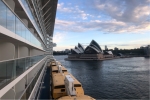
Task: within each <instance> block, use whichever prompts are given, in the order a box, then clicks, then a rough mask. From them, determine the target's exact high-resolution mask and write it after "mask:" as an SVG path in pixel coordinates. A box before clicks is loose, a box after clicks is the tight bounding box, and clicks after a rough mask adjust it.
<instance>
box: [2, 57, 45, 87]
mask: <svg viewBox="0 0 150 100" xmlns="http://www.w3.org/2000/svg"><path fill="white" fill-rule="evenodd" d="M45 56H46V55H38V56H33V57H26V58H21V59H14V60H10V61H5V62H0V89H2V88H3V87H4V86H6V85H7V84H9V83H10V82H11V81H12V80H14V79H15V78H17V77H18V76H19V75H21V74H22V73H23V72H25V71H26V70H27V69H29V68H30V67H32V66H33V65H34V64H36V63H37V62H39V61H40V60H41V59H43V58H44V57H45Z"/></svg>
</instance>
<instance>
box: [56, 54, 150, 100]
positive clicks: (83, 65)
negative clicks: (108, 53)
mask: <svg viewBox="0 0 150 100" xmlns="http://www.w3.org/2000/svg"><path fill="white" fill-rule="evenodd" d="M66 57H67V56H55V58H56V59H57V60H58V61H60V62H61V63H62V64H63V65H64V66H65V67H66V68H67V69H68V71H69V72H70V73H71V74H73V75H74V76H75V77H76V78H77V79H78V80H79V81H80V82H81V83H82V85H83V88H84V91H85V94H86V95H90V96H92V97H94V98H96V99H149V98H150V96H149V95H150V91H149V90H150V87H149V86H150V84H149V82H150V81H149V80H150V73H149V72H150V68H149V67H150V59H149V58H144V57H136V58H123V59H113V60H105V61H65V60H64V58H66Z"/></svg>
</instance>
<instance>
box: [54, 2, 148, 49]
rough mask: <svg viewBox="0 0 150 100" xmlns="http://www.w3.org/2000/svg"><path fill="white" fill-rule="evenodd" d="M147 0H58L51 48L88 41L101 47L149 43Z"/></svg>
mask: <svg viewBox="0 0 150 100" xmlns="http://www.w3.org/2000/svg"><path fill="white" fill-rule="evenodd" d="M149 9H150V0H58V5H57V14H56V21H55V29H54V38H53V41H54V42H55V43H56V44H57V47H54V50H58V51H60V50H65V49H70V48H74V47H75V45H77V44H78V43H81V44H83V45H85V46H86V45H88V44H89V43H90V42H91V40H92V39H94V40H95V41H97V42H98V43H99V45H100V46H101V47H102V49H104V46H105V45H107V47H108V48H109V49H113V48H114V47H118V48H120V49H132V48H139V47H140V46H144V45H148V44H150V10H149Z"/></svg>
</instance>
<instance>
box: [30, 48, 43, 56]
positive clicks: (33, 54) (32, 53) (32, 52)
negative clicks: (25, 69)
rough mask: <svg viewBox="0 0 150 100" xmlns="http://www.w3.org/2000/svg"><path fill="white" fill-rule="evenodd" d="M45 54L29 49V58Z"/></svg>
mask: <svg viewBox="0 0 150 100" xmlns="http://www.w3.org/2000/svg"><path fill="white" fill-rule="evenodd" d="M44 53H45V52H43V51H40V50H36V49H30V56H36V55H43V54H44Z"/></svg>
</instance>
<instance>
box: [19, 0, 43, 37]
mask: <svg viewBox="0 0 150 100" xmlns="http://www.w3.org/2000/svg"><path fill="white" fill-rule="evenodd" d="M20 1H21V2H22V4H23V6H24V8H25V10H26V13H27V15H28V17H29V18H30V20H31V21H32V23H33V25H34V27H35V28H36V30H37V32H38V33H39V35H40V37H41V38H42V39H43V35H42V33H41V31H40V29H39V27H38V26H37V23H36V21H35V19H34V17H33V14H32V12H31V10H30V8H29V6H28V3H27V1H26V0H20ZM43 40H44V39H43Z"/></svg>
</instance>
